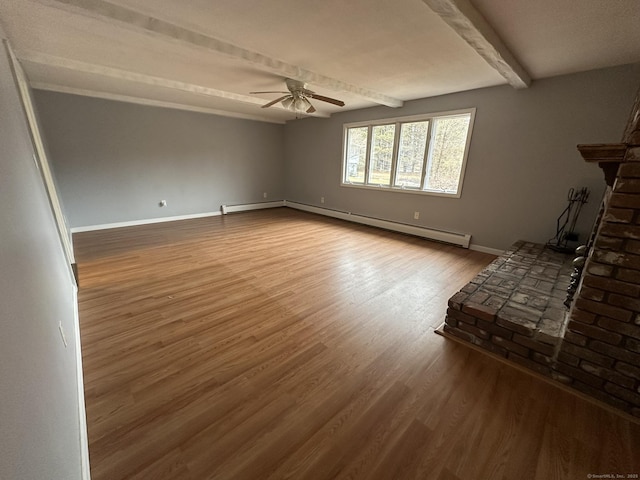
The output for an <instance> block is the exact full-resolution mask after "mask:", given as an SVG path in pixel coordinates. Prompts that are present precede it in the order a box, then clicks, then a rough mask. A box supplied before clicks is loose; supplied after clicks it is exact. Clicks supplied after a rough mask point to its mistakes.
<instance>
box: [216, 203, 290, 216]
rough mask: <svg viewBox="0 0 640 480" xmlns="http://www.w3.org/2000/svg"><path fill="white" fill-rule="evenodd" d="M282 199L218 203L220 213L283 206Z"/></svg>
mask: <svg viewBox="0 0 640 480" xmlns="http://www.w3.org/2000/svg"><path fill="white" fill-rule="evenodd" d="M284 203H285V202H284V200H278V201H276V202H260V203H245V204H243V205H220V211H221V212H222V215H226V214H227V213H235V212H248V211H249V210H261V209H263V208H275V207H284Z"/></svg>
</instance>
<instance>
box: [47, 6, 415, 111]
mask: <svg viewBox="0 0 640 480" xmlns="http://www.w3.org/2000/svg"><path fill="white" fill-rule="evenodd" d="M39 1H40V3H43V4H45V5H49V6H54V7H57V8H64V9H66V10H68V11H71V12H73V13H78V14H81V15H88V16H91V17H92V18H98V19H101V20H106V21H108V22H114V21H115V22H118V23H119V24H120V25H124V26H127V27H129V28H133V29H135V30H137V31H144V32H146V33H151V34H155V35H159V36H161V37H164V38H169V39H172V40H178V41H180V42H183V43H187V44H190V45H192V46H197V47H202V48H205V49H207V50H209V51H213V52H215V53H219V54H222V55H226V56H229V57H233V58H235V59H238V60H242V61H243V62H245V63H248V64H250V65H251V66H253V67H255V68H257V69H260V70H263V71H267V72H270V73H275V74H277V75H282V76H284V77H286V78H293V79H295V80H300V81H302V82H307V83H311V84H313V85H318V86H321V87H325V88H328V89H330V90H333V91H336V92H348V93H351V94H353V95H356V96H358V97H361V98H364V99H367V100H369V101H372V102H375V103H378V104H380V105H386V106H388V107H401V106H402V105H403V101H402V100H400V99H397V98H393V97H390V96H387V95H384V94H382V93H379V92H375V91H373V90H369V89H367V88H364V87H360V86H357V85H353V84H350V83H346V82H343V81H341V80H338V79H335V78H331V77H327V76H325V75H322V74H320V73H316V72H313V71H311V70H307V69H305V68H302V67H300V66H297V65H292V64H289V63H286V62H283V61H281V60H277V59H275V58H272V57H268V56H266V55H263V54H261V53H257V52H253V51H251V50H247V49H245V48H242V47H240V46H238V45H235V44H233V43H229V42H224V41H222V40H218V39H217V38H213V37H210V36H208V35H204V34H202V33H199V32H195V31H193V30H189V29H186V28H184V27H181V26H178V25H175V24H172V23H169V22H166V21H164V20H160V19H158V18H155V17H150V16H148V15H144V14H142V13H139V12H136V11H134V10H131V9H128V8H125V7H121V6H119V5H114V4H112V3H109V2H106V1H104V0H39Z"/></svg>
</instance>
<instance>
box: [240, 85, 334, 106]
mask: <svg viewBox="0 0 640 480" xmlns="http://www.w3.org/2000/svg"><path fill="white" fill-rule="evenodd" d="M285 83H286V85H287V89H289V91H288V92H280V91H269V92H249V93H250V94H261V93H286V95H283V96H282V97H280V98H276V99H275V100H273V101H272V102H269V103H265V104H264V105H262V108H268V107H270V106H272V105H275V104H276V103H278V102H282V106H283V107H284V108H286V109H287V110H292V111H294V112H306V113H314V112H315V111H316V109H315V107H314V106H313V105H311V102H310V101H309V99H310V98H313V99H315V100H320V101H322V102H327V103H332V104H333V105H338V106H339V107H344V102H343V101H341V100H336V99H335V98H330V97H325V96H324V95H318V94H317V93H315V92H313V91H311V90H308V89H307V84H306V83H304V82H301V81H299V80H293V79H291V78H285Z"/></svg>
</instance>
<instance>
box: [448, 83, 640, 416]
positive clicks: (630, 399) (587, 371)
mask: <svg viewBox="0 0 640 480" xmlns="http://www.w3.org/2000/svg"><path fill="white" fill-rule="evenodd" d="M578 149H579V150H580V152H581V154H582V156H583V158H584V159H585V160H586V161H588V162H594V163H598V164H599V166H600V167H601V168H602V169H603V171H604V173H605V181H606V183H607V191H606V193H605V196H604V200H603V203H602V208H601V213H600V216H599V217H598V221H597V222H596V225H595V227H594V231H593V234H592V236H591V240H590V242H589V245H588V254H587V259H586V262H585V265H584V270H583V271H582V277H581V281H580V283H579V285H578V289H577V291H576V292H575V295H574V300H573V302H572V303H571V306H570V308H569V309H568V308H567V307H566V306H565V305H564V301H565V298H566V294H567V287H568V285H569V282H570V280H571V273H572V271H573V270H574V269H573V265H572V260H573V257H574V256H575V255H566V254H562V253H558V252H554V251H552V250H550V249H548V248H545V247H544V246H543V245H539V244H534V243H530V242H524V241H519V242H516V243H515V244H514V245H513V246H512V248H511V249H509V251H507V252H505V254H504V255H502V256H501V257H499V258H498V259H496V260H495V261H494V262H493V263H491V265H489V266H488V267H487V268H486V269H485V270H483V271H482V272H481V273H480V274H478V275H477V276H476V277H475V278H474V279H473V280H472V281H471V282H470V283H469V284H467V285H466V286H465V287H464V288H462V289H461V290H460V291H459V292H458V293H456V294H455V295H454V296H453V297H451V299H450V300H449V308H448V310H447V316H446V319H445V324H444V327H443V329H444V331H445V332H446V333H448V334H450V335H454V336H456V337H458V338H461V339H463V340H465V341H467V342H470V343H473V344H474V345H476V346H478V347H481V348H483V349H486V350H489V351H490V352H492V353H494V354H497V355H500V356H502V357H505V358H506V359H507V360H508V361H512V362H515V363H518V364H519V365H521V366H524V367H526V368H529V369H532V370H535V371H536V372H538V373H540V374H543V375H545V376H548V377H551V378H553V379H554V380H556V381H558V382H562V383H563V384H565V385H568V386H570V387H572V388H574V389H576V390H579V391H581V392H582V393H585V394H587V395H590V396H592V397H594V398H596V399H598V400H601V401H604V402H606V403H608V404H610V405H612V406H614V407H616V408H618V409H620V410H622V411H625V412H627V413H630V414H632V415H634V416H637V417H640V92H639V94H638V97H636V101H635V104H634V107H633V109H632V114H631V118H630V120H629V123H628V125H627V128H626V131H625V134H624V137H623V142H622V143H619V144H609V145H579V146H578Z"/></svg>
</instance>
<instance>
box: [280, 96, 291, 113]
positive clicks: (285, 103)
mask: <svg viewBox="0 0 640 480" xmlns="http://www.w3.org/2000/svg"><path fill="white" fill-rule="evenodd" d="M282 106H283V107H284V108H286V109H287V110H293V109H294V106H293V97H287V98H285V99H284V100H282Z"/></svg>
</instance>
